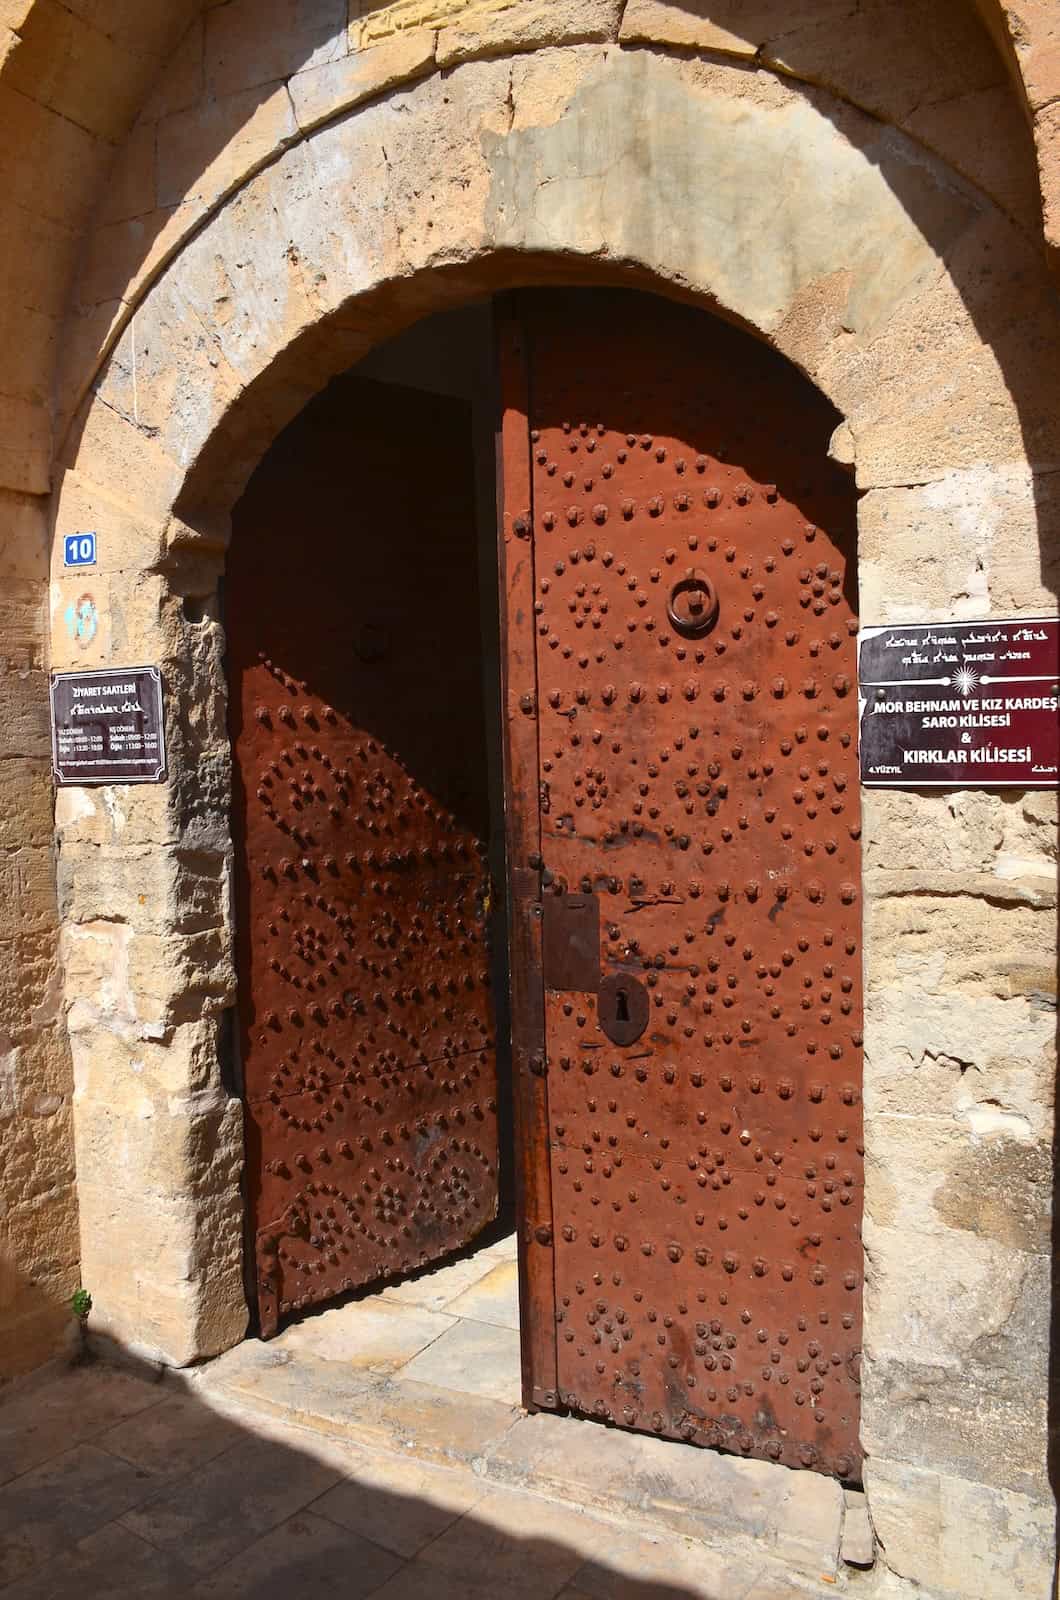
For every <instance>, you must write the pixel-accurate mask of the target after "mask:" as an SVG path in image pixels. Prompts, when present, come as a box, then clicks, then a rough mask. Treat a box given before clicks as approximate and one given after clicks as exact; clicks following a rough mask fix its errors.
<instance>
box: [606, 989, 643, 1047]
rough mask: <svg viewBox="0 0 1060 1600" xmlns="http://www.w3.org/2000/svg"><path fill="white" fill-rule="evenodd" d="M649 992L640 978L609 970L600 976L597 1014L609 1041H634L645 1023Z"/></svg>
mask: <svg viewBox="0 0 1060 1600" xmlns="http://www.w3.org/2000/svg"><path fill="white" fill-rule="evenodd" d="M648 1014H649V1001H648V991H647V989H646V988H645V987H644V985H643V983H641V981H640V979H639V978H630V977H627V976H626V974H625V973H612V974H611V975H610V976H609V977H606V978H604V979H602V981H601V983H600V990H599V994H598V997H597V1008H596V1016H597V1021H598V1022H599V1024H600V1026H601V1028H602V1029H603V1031H604V1033H606V1035H607V1037H608V1038H609V1039H610V1040H611V1043H612V1044H634V1043H636V1041H637V1040H638V1039H639V1038H640V1036H641V1034H642V1033H643V1032H644V1030H645V1028H646V1027H647V1026H648Z"/></svg>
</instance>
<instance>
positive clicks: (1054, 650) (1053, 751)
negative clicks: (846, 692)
mask: <svg viewBox="0 0 1060 1600" xmlns="http://www.w3.org/2000/svg"><path fill="white" fill-rule="evenodd" d="M1058 680H1060V621H1058V619H1057V618H1056V617H1021V618H1018V619H1004V620H1001V619H998V618H993V617H992V618H990V619H989V620H988V621H985V622H937V623H923V624H921V623H914V624H905V625H903V626H901V627H894V628H890V627H888V628H862V630H861V633H860V636H859V640H858V698H859V715H860V740H861V781H862V783H863V784H866V785H867V786H868V787H869V788H885V789H886V788H891V789H923V788H950V789H985V788H992V789H996V788H1001V787H1014V788H1019V789H1046V788H1054V787H1055V786H1056V784H1057V767H1058V765H1060V719H1058V716H1057V685H1058Z"/></svg>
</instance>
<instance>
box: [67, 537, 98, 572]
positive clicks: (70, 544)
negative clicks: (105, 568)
mask: <svg viewBox="0 0 1060 1600" xmlns="http://www.w3.org/2000/svg"><path fill="white" fill-rule="evenodd" d="M95 564H96V536H95V534H94V533H68V534H67V535H66V538H65V539H64V540H63V566H64V567H94V566H95Z"/></svg>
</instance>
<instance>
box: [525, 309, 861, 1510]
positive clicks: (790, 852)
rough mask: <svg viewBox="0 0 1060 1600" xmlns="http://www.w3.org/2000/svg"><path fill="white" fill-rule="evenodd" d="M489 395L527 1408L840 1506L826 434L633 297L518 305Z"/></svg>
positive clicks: (832, 665)
mask: <svg viewBox="0 0 1060 1600" xmlns="http://www.w3.org/2000/svg"><path fill="white" fill-rule="evenodd" d="M504 373H505V388H506V398H507V409H506V416H505V432H504V468H505V505H504V511H505V518H504V544H505V549H506V552H507V557H506V568H507V583H508V626H509V630H510V635H511V639H512V644H511V651H510V661H509V680H508V693H507V705H506V715H507V719H508V723H509V764H510V774H511V777H510V781H513V782H514V783H515V784H516V785H517V786H518V788H519V790H520V792H521V793H522V795H523V797H524V805H525V807H526V809H525V811H523V812H520V810H519V808H518V806H517V805H516V806H515V809H514V812H513V816H514V821H515V832H514V838H513V839H512V850H513V872H512V887H513V895H514V899H515V901H516V904H515V906H514V923H513V930H514V933H515V947H516V949H519V948H520V942H519V941H520V938H521V939H522V946H521V948H522V950H523V952H524V957H525V956H526V955H527V953H529V958H530V959H534V957H535V952H536V951H539V952H540V957H539V959H540V963H541V970H542V971H543V983H542V982H541V979H540V978H539V979H538V980H537V986H536V987H535V983H534V982H533V981H531V982H529V983H528V984H527V987H526V991H525V993H522V994H521V995H520V994H519V993H518V992H517V996H516V999H517V1004H518V1013H517V1044H518V1042H519V1037H520V1033H521V1036H522V1049H521V1052H519V1051H518V1050H517V1056H516V1060H517V1066H518V1067H519V1068H520V1070H521V1091H520V1092H521V1107H522V1120H523V1125H524V1127H525V1128H531V1127H535V1126H536V1127H538V1128H540V1129H541V1130H542V1131H541V1138H542V1140H543V1141H546V1142H547V1146H548V1153H547V1158H546V1157H545V1156H544V1155H542V1157H541V1160H540V1161H539V1162H538V1164H537V1165H536V1166H534V1165H533V1163H531V1164H530V1170H529V1172H528V1175H527V1176H526V1177H525V1178H524V1192H525V1194H526V1202H525V1203H526V1212H527V1223H528V1226H527V1228H526V1231H525V1237H526V1240H527V1243H526V1247H525V1249H526V1267H527V1272H526V1283H527V1288H526V1292H525V1295H524V1306H525V1309H526V1311H527V1312H528V1314H529V1316H530V1329H529V1331H530V1335H531V1339H532V1341H533V1343H532V1350H531V1358H532V1371H531V1374H530V1379H529V1382H528V1385H527V1396H528V1399H530V1400H532V1401H533V1402H534V1403H536V1404H538V1405H545V1406H549V1405H552V1406H562V1407H567V1408H570V1409H571V1410H574V1411H577V1412H582V1413H587V1414H591V1415H596V1416H599V1417H602V1418H606V1419H608V1420H610V1421H614V1422H616V1423H618V1424H624V1425H627V1426H629V1427H631V1428H637V1429H645V1430H650V1431H652V1432H654V1433H656V1434H662V1435H668V1436H672V1437H677V1438H680V1439H686V1440H690V1441H692V1442H694V1443H697V1444H703V1445H715V1446H721V1447H723V1448H725V1449H728V1450H733V1451H737V1452H742V1453H743V1454H746V1455H752V1456H762V1457H765V1458H767V1459H772V1460H776V1461H783V1462H785V1463H787V1464H789V1465H791V1466H805V1467H812V1468H815V1469H817V1470H820V1471H823V1472H827V1473H834V1474H836V1475H838V1476H840V1477H843V1478H847V1477H857V1476H858V1474H859V1462H860V1449H859V1444H858V1362H859V1348H860V1344H859V1341H860V1322H861V1288H862V1248H861V1239H860V1222H861V1210H862V1143H861V1042H862V1036H861V1026H862V1020H861V949H860V891H859V870H860V869H859V851H860V846H859V842H858V841H859V834H860V827H859V809H858V802H859V797H858V768H857V749H856V728H857V725H856V695H855V692H854V677H855V637H854V635H855V631H856V623H855V618H854V613H853V606H854V595H855V562H854V529H855V505H854V498H855V497H854V492H853V489H852V487H851V485H850V482H849V479H848V478H847V477H846V476H845V475H844V474H843V473H842V472H841V470H840V469H838V468H837V467H835V466H833V465H832V464H831V463H830V462H829V461H828V459H827V456H826V450H827V445H828V440H829V435H830V433H831V431H832V429H833V428H834V426H835V424H836V421H837V418H836V416H835V414H834V413H833V412H832V411H831V408H830V407H829V406H828V404H827V403H826V402H825V401H824V400H823V399H822V398H821V397H820V395H819V394H817V392H816V391H814V390H813V389H812V388H811V386H810V385H809V384H808V383H807V381H806V380H805V379H803V378H802V377H801V376H800V375H799V374H798V373H796V372H795V371H794V369H792V368H790V367H788V366H787V365H786V364H784V363H783V362H782V361H781V360H780V358H778V357H777V356H776V355H775V354H773V353H772V352H770V351H769V350H767V349H766V348H765V347H764V346H762V345H760V344H758V343H756V342H755V341H754V340H752V339H751V338H750V337H749V336H747V335H745V334H743V333H741V332H738V331H737V330H734V329H732V328H730V327H728V326H726V325H725V324H723V323H720V322H718V321H716V320H714V319H712V318H710V317H708V316H706V315H704V314H701V313H697V312H694V311H692V310H689V309H686V308H682V307H678V306H675V305H671V304H668V303H666V302H664V301H660V300H656V299H652V298H649V297H647V296H634V295H626V294H617V293H592V294H586V293H579V292H570V293H557V292H552V291H549V292H543V293H540V294H538V295H535V296H528V297H527V298H525V299H524V300H523V301H521V302H520V303H519V305H518V306H517V308H516V312H515V317H514V320H513V322H512V324H511V326H510V327H509V331H508V335H507V341H506V346H505V358H504ZM521 619H525V621H521ZM531 630H532V638H531ZM531 768H532V769H533V779H534V780H536V781H535V782H531V781H530V771H531ZM529 796H533V801H532V802H530V801H528V799H527V797H529ZM520 929H522V933H520ZM542 990H543V1001H542V999H541V998H539V997H540V996H541V993H542ZM546 1159H547V1170H546V1167H545V1161H546ZM549 1322H551V1323H552V1324H553V1331H552V1336H551V1337H549V1335H548V1333H547V1332H546V1325H547V1324H548V1323H549Z"/></svg>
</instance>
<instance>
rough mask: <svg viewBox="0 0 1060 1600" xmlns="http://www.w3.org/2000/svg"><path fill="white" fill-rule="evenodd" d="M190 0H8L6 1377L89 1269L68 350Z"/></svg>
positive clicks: (0, 661) (40, 1340)
mask: <svg viewBox="0 0 1060 1600" xmlns="http://www.w3.org/2000/svg"><path fill="white" fill-rule="evenodd" d="M188 9H190V8H189V7H188V6H187V5H185V4H183V3H175V0H167V4H165V5H160V6H143V5H139V4H136V3H134V0H107V3H105V4H100V5H95V6H67V5H59V4H56V3H55V0H8V3H6V4H4V5H3V6H0V128H2V130H3V132H2V136H0V260H2V263H3V267H2V272H0V347H2V349H3V352H4V355H3V364H2V372H0V619H2V623H3V628H2V644H0V974H2V976H0V1385H2V1384H3V1383H4V1382H5V1381H7V1380H8V1379H10V1378H12V1377H16V1376H18V1375H19V1374H21V1373H23V1372H26V1371H28V1370H30V1369H31V1368H33V1367H35V1366H37V1365H39V1364H40V1363H41V1362H42V1361H45V1360H47V1359H48V1358H49V1357H52V1356H54V1355H56V1354H57V1353H59V1352H61V1351H62V1350H63V1349H64V1348H65V1347H66V1345H67V1343H68V1340H69V1336H70V1334H71V1332H72V1322H71V1317H70V1313H69V1308H68V1304H67V1302H68V1299H69V1296H70V1294H71V1292H72V1290H73V1289H74V1288H75V1287H76V1286H77V1282H78V1265H77V1263H78V1224H77V1205H76V1196H75V1190H74V1164H73V1143H72V1136H71V1091H72V1081H71V1068H70V1056H69V1048H68V1045H67V1042H66V1037H65V1028H64V1017H63V1007H62V990H61V983H60V976H59V967H58V951H57V940H58V913H57V906H56V894H55V873H54V860H53V818H52V791H51V780H50V767H51V763H50V755H49V748H48V701H47V678H46V669H47V665H48V631H47V627H46V620H47V584H48V570H49V552H50V544H51V514H50V507H49V501H48V496H49V493H50V489H51V483H52V478H51V463H52V446H53V426H52V424H53V390H54V383H55V367H56V359H57V354H58V351H59V349H60V347H61V344H62V340H63V335H62V326H63V320H64V316H65V312H66V302H67V298H68V295H69V293H70V286H71V281H72V278H73V275H74V271H75V265H76V262H77V259H78V256H79V252H80V246H81V234H82V230H83V228H84V227H85V224H86V221H87V219H88V217H89V215H90V214H91V211H92V207H93V204H94V200H95V194H96V186H97V184H98V182H99V181H100V179H101V178H102V176H103V174H104V173H105V172H106V170H107V167H108V166H109V165H110V163H111V162H112V161H113V160H114V158H115V154H116V151H117V150H118V148H119V147H120V146H121V144H122V143H123V141H124V139H125V136H126V134H127V132H128V129H129V125H130V122H131V120H132V118H133V116H134V115H135V112H136V109H137V108H138V106H139V104H140V102H141V101H142V99H143V96H144V94H145V92H146V87H147V85H148V83H149V82H150V81H151V79H152V78H153V76H154V75H155V74H156V72H158V71H159V70H160V68H161V66H162V64H163V63H164V61H165V59H166V58H167V56H168V55H169V52H170V50H171V48H172V46H173V44H174V42H175V40H176V39H177V38H179V36H180V33H181V31H182V30H183V27H184V25H185V21H186V15H182V11H183V12H185V13H186V12H187V10H188Z"/></svg>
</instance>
